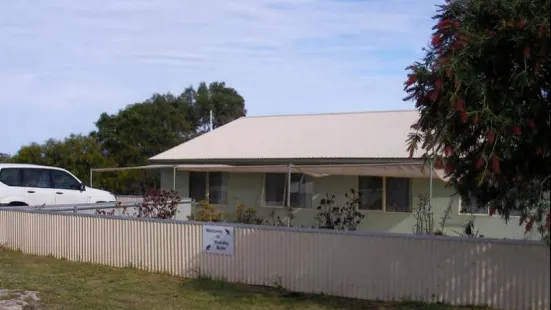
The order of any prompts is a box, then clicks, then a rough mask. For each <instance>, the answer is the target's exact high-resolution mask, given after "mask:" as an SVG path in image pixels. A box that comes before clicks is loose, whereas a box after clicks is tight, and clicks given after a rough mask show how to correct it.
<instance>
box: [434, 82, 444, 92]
mask: <svg viewBox="0 0 551 310" xmlns="http://www.w3.org/2000/svg"><path fill="white" fill-rule="evenodd" d="M434 87H435V88H436V89H437V90H440V88H441V87H442V81H441V80H436V81H435V82H434Z"/></svg>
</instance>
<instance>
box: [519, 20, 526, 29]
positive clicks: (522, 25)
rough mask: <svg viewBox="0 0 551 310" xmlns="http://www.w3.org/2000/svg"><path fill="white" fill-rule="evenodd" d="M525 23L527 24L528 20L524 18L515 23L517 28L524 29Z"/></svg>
mask: <svg viewBox="0 0 551 310" xmlns="http://www.w3.org/2000/svg"><path fill="white" fill-rule="evenodd" d="M526 25H528V22H527V21H526V19H523V20H521V21H519V22H518V23H517V28H518V29H524V28H526Z"/></svg>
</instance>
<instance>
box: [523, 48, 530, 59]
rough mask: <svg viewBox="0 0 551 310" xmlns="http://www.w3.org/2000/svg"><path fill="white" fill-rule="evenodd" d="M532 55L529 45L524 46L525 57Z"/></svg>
mask: <svg viewBox="0 0 551 310" xmlns="http://www.w3.org/2000/svg"><path fill="white" fill-rule="evenodd" d="M528 57H530V48H529V47H528V46H527V47H525V48H524V58H528Z"/></svg>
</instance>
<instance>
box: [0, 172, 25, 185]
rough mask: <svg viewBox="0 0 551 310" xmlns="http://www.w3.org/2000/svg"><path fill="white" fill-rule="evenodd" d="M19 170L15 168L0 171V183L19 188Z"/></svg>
mask: <svg viewBox="0 0 551 310" xmlns="http://www.w3.org/2000/svg"><path fill="white" fill-rule="evenodd" d="M20 172H21V170H20V169H16V168H4V169H2V170H0V182H2V183H4V184H6V185H7V186H21V173H20Z"/></svg>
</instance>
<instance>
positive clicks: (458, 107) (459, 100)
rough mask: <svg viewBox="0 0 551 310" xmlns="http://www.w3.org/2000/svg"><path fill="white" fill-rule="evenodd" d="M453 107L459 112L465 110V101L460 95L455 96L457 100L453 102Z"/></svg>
mask: <svg viewBox="0 0 551 310" xmlns="http://www.w3.org/2000/svg"><path fill="white" fill-rule="evenodd" d="M455 109H456V110H457V111H459V112H463V111H465V101H464V100H463V98H462V97H459V98H457V101H456V102H455Z"/></svg>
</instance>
